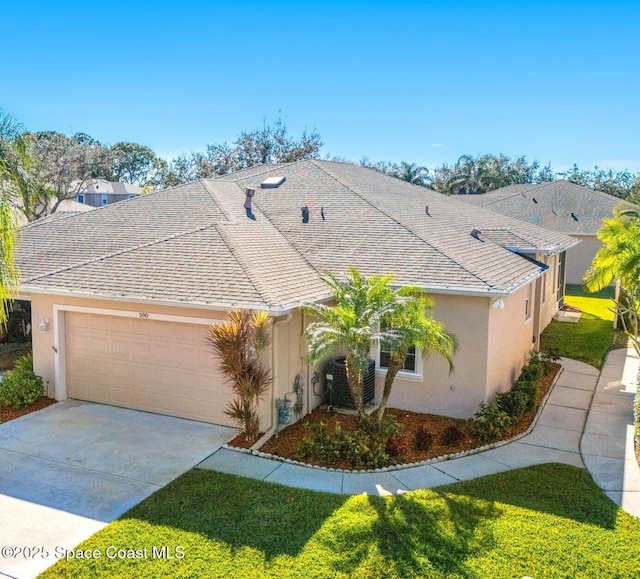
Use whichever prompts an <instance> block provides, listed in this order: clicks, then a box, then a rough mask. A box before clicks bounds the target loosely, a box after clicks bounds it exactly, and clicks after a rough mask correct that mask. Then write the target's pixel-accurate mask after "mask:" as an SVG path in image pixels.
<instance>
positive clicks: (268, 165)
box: [209, 159, 307, 181]
mask: <svg viewBox="0 0 640 579" xmlns="http://www.w3.org/2000/svg"><path fill="white" fill-rule="evenodd" d="M306 160H307V159H298V160H297V161H288V162H286V163H261V164H260V165H252V166H251V167H245V168H244V169H240V170H239V171H234V172H233V173H227V174H225V175H218V176H217V177H212V178H211V179H209V180H214V181H240V180H242V179H252V178H253V177H256V176H257V175H262V174H263V173H268V172H269V171H274V170H275V169H274V165H278V168H280V167H288V166H289V165H295V164H296V163H301V162H303V161H306ZM254 167H265V169H264V170H263V171H258V172H257V173H254V174H253V175H251V176H245V177H242V176H240V177H237V178H235V179H225V177H233V175H235V174H236V173H241V172H242V171H247V170H248V169H253V168H254Z"/></svg>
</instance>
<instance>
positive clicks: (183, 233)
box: [22, 225, 213, 282]
mask: <svg viewBox="0 0 640 579" xmlns="http://www.w3.org/2000/svg"><path fill="white" fill-rule="evenodd" d="M211 227H213V225H203V226H201V227H196V228H194V229H189V230H186V231H179V232H178V233H174V234H173V235H169V236H168V237H163V238H161V239H154V240H153V241H147V242H145V243H140V244H138V245H134V246H132V247H126V248H124V249H118V250H116V251H112V252H110V253H105V254H103V255H100V256H98V257H94V258H91V259H87V260H85V261H80V262H78V263H74V264H73V265H69V266H67V267H61V268H58V269H54V270H52V271H47V272H46V273H44V274H42V275H36V276H34V277H31V278H29V279H28V280H22V281H27V282H32V281H35V280H38V279H42V278H45V277H49V276H50V275H55V274H57V273H62V272H63V271H70V270H72V269H75V268H77V267H82V266H85V265H89V264H90V263H96V262H98V261H102V260H103V259H110V258H112V257H116V256H118V255H123V254H125V253H130V252H132V251H137V250H139V249H144V248H145V247H151V246H152V245H158V244H160V243H165V242H167V241H171V240H172V239H177V238H178V237H184V236H186V235H191V234H193V233H197V232H198V231H204V230H205V229H210V228H211Z"/></svg>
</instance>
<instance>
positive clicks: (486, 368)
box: [17, 160, 577, 429]
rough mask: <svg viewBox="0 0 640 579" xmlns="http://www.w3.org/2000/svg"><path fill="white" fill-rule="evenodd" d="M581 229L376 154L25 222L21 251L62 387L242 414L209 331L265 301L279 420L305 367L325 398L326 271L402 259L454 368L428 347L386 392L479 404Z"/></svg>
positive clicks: (394, 264)
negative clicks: (444, 190)
mask: <svg viewBox="0 0 640 579" xmlns="http://www.w3.org/2000/svg"><path fill="white" fill-rule="evenodd" d="M248 188H249V192H250V189H254V190H255V195H254V196H253V197H252V198H251V197H249V196H248V195H247V194H246V192H245V190H246V189H248ZM249 199H252V203H251V204H250V203H248V201H249ZM245 204H247V205H249V207H248V208H246V207H245ZM304 214H306V216H307V218H306V219H305V218H304ZM575 243H577V242H576V241H575V240H574V239H572V238H570V237H567V236H566V235H563V234H561V233H557V232H553V231H549V230H547V229H543V228H540V227H537V226H535V225H531V224H528V223H524V222H522V221H518V220H515V219H510V218H508V217H504V216H502V215H499V214H497V213H493V212H491V211H487V210H484V209H481V208H476V207H471V206H469V205H467V204H465V203H462V202H460V201H458V200H457V199H455V198H451V197H446V196H444V195H441V194H439V193H436V192H434V191H431V190H429V189H426V188H424V187H418V186H414V185H410V184H408V183H406V182H405V181H401V180H399V179H395V178H393V177H389V176H386V175H382V174H380V173H378V172H376V171H373V170H370V169H366V168H363V167H358V166H355V165H350V164H345V163H336V162H329V161H318V160H307V161H299V162H296V163H291V164H283V165H279V166H261V167H254V168H252V169H248V170H245V171H240V172H238V173H235V174H232V175H228V176H225V177H220V178H217V179H209V180H201V181H198V182H194V183H191V184H188V185H184V186H180V187H176V188H172V189H168V190H165V191H159V192H155V193H151V194H149V195H145V196H142V197H140V198H138V199H134V200H132V201H130V202H127V203H121V204H114V205H111V206H108V207H105V208H103V209H101V210H100V211H89V212H87V213H83V214H79V215H73V216H69V217H66V218H58V219H56V220H53V221H50V222H44V223H38V222H36V223H32V224H30V225H28V226H27V227H25V228H23V230H22V235H21V236H20V242H19V246H18V250H17V264H18V266H19V267H20V270H21V273H22V282H21V283H22V285H21V288H20V289H21V296H22V297H23V298H24V299H30V300H31V308H32V312H33V327H34V328H40V331H38V330H36V331H35V332H34V337H33V354H34V366H35V371H36V372H37V373H38V374H40V375H42V376H43V377H44V378H45V380H46V381H47V382H48V383H49V387H50V394H51V395H54V396H55V398H57V399H64V398H66V397H72V398H79V399H83V400H91V401H95V402H101V403H106V404H115V405H119V406H125V407H131V408H137V409H141V410H147V411H150V412H159V413H164V414H170V415H175V416H182V417H185V418H191V419H195V420H202V421H207V422H213V423H220V424H234V423H233V422H232V421H231V420H230V418H229V417H228V416H226V415H225V414H224V408H225V405H226V403H227V402H228V401H229V400H230V399H231V391H230V387H229V386H228V385H227V384H226V383H225V381H224V378H223V376H222V374H221V372H220V370H219V368H218V367H217V364H216V361H215V359H214V355H213V353H212V349H211V347H210V346H209V344H208V343H207V341H206V339H205V336H206V330H207V327H208V326H210V325H211V324H215V323H219V322H220V320H222V319H223V318H224V317H225V315H226V313H227V312H228V311H230V310H232V309H234V308H252V309H258V310H265V311H267V312H269V313H270V314H271V315H272V316H273V317H274V318H275V324H274V326H273V345H272V347H271V349H270V351H269V352H268V353H267V354H265V357H264V361H265V362H266V363H267V364H268V366H269V367H270V369H271V372H272V375H273V377H274V382H273V387H272V389H271V391H270V393H269V394H268V395H267V396H266V397H265V400H264V402H263V403H262V406H261V408H262V412H263V425H264V427H265V428H267V429H273V428H274V427H275V425H276V404H275V402H276V400H277V399H283V398H284V397H285V395H287V393H289V394H288V397H289V398H291V397H292V396H293V394H291V391H292V390H293V389H294V383H299V382H300V381H301V382H302V386H303V396H302V399H303V406H304V411H305V412H307V411H310V410H311V409H313V408H314V407H316V406H317V405H318V404H320V403H321V402H322V392H321V390H322V383H323V380H321V381H320V383H317V381H316V379H315V378H316V377H317V376H314V372H315V371H318V372H319V373H320V374H321V375H322V366H318V367H316V368H310V367H308V365H307V362H306V359H305V354H306V345H305V343H304V341H303V338H302V334H303V331H304V329H305V327H306V325H307V324H308V322H309V317H308V315H307V314H306V313H305V312H304V311H303V310H302V309H301V307H300V306H301V304H303V303H305V302H311V301H328V300H330V298H331V296H330V294H329V292H328V288H327V286H326V284H325V283H324V282H323V281H322V275H323V273H324V272H326V271H331V272H333V273H335V274H337V275H344V274H345V273H346V271H347V269H348V268H349V267H355V268H357V269H359V270H360V271H361V272H363V273H364V274H366V275H372V274H393V275H394V276H395V280H396V283H397V284H398V285H404V284H415V285H419V286H421V287H423V288H424V289H426V290H428V291H429V292H431V293H432V294H433V295H434V297H435V312H434V315H435V317H436V318H437V319H439V320H441V321H442V322H443V323H444V324H445V327H446V329H447V330H448V331H449V332H451V333H453V334H455V335H456V336H457V338H458V342H459V351H458V353H457V354H456V356H455V359H454V362H455V370H454V372H453V373H451V374H449V371H448V365H447V363H446V361H444V360H442V359H440V358H439V357H433V358H428V359H427V358H423V357H422V356H421V355H420V354H419V353H418V356H417V364H416V367H415V369H414V370H413V371H409V370H407V371H403V372H401V373H400V374H399V375H398V377H397V380H396V385H395V387H394V392H393V394H392V397H391V400H390V405H392V406H395V407H398V408H404V409H408V410H414V411H417V412H432V413H437V414H447V415H451V416H456V417H469V416H471V415H473V413H474V412H475V411H476V410H477V407H478V404H479V403H480V402H483V401H487V400H489V399H490V398H491V397H492V396H493V395H494V394H495V393H496V392H499V391H504V390H507V389H508V388H509V387H510V386H511V384H512V382H513V380H514V378H515V377H516V376H517V374H518V372H519V370H520V368H521V366H522V364H523V363H524V362H525V360H526V359H527V357H528V354H529V352H530V351H531V350H532V349H535V348H537V345H538V339H539V335H540V332H541V331H542V329H543V328H544V327H545V326H546V325H547V324H548V323H549V321H550V320H551V318H552V316H553V315H554V314H555V312H556V311H557V308H558V304H559V303H560V302H561V300H562V295H563V281H562V280H563V268H564V254H565V251H566V250H567V249H569V248H570V247H572V245H573V244H575ZM371 355H372V357H373V358H374V359H375V360H376V364H377V371H376V398H377V399H379V397H380V395H381V391H382V384H383V378H384V373H385V368H381V367H380V356H379V352H378V351H377V349H375V348H374V349H373V350H372V352H371Z"/></svg>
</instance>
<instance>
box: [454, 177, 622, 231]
mask: <svg viewBox="0 0 640 579" xmlns="http://www.w3.org/2000/svg"><path fill="white" fill-rule="evenodd" d="M457 198H458V199H460V200H461V201H464V202H466V203H469V204H472V205H476V206H479V207H484V208H485V209H490V210H491V211H496V212H497V213H501V214H502V215H507V216H509V217H514V218H516V219H521V220H523V221H526V222H528V223H533V224H535V225H540V226H541V227H546V228H548V229H552V230H553V231H561V232H563V233H567V234H569V235H571V234H573V235H595V234H596V233H597V232H598V230H599V229H600V228H601V227H602V220H603V219H606V218H608V217H611V215H612V214H613V210H614V208H615V207H616V206H617V205H619V204H620V203H623V204H624V205H627V206H629V207H632V204H630V203H624V202H621V200H620V199H618V198H617V197H613V196H612V195H607V194H606V193H602V192H600V191H594V190H592V189H588V188H587V187H583V186H582V185H577V184H576V183H572V182H571V181H565V180H559V181H553V182H552V183H543V184H538V185H534V184H526V185H509V186H507V187H502V188H501V189H496V190H495V191H490V192H489V193H485V194H483V195H458V196H457Z"/></svg>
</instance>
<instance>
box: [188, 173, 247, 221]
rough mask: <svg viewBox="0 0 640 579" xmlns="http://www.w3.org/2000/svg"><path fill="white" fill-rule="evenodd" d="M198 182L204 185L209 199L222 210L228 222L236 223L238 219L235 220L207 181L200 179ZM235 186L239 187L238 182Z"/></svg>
mask: <svg viewBox="0 0 640 579" xmlns="http://www.w3.org/2000/svg"><path fill="white" fill-rule="evenodd" d="M198 182H199V183H200V184H201V185H202V187H203V189H204V190H205V191H206V192H207V193H208V194H209V197H211V200H212V201H213V202H214V203H215V205H216V206H217V207H218V209H220V211H221V212H222V214H223V215H224V216H225V217H226V218H227V221H229V222H230V223H233V222H235V221H236V219H234V217H233V215H231V213H230V212H229V210H228V209H227V208H226V207H225V206H224V204H223V203H222V202H221V200H220V198H219V197H218V195H217V194H216V193H215V192H214V191H213V190H212V189H211V188H210V187H209V185H208V184H207V182H206V179H198ZM234 184H235V185H236V186H238V184H237V183H236V182H234Z"/></svg>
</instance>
